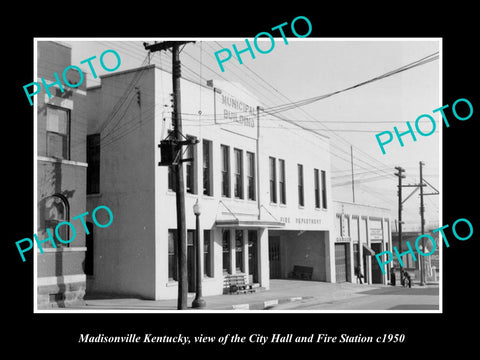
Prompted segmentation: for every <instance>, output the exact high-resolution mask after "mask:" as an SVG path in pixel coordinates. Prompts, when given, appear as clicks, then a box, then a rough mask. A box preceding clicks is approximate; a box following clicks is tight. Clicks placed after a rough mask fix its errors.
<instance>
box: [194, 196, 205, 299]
mask: <svg viewBox="0 0 480 360" xmlns="http://www.w3.org/2000/svg"><path fill="white" fill-rule="evenodd" d="M193 213H194V214H195V218H196V219H195V225H196V226H195V246H196V255H197V259H196V266H195V268H196V276H195V282H196V288H197V289H196V294H195V299H194V300H193V302H192V308H195V309H202V308H204V307H205V306H206V305H207V303H206V302H205V300H203V298H202V277H203V276H202V266H201V260H202V247H201V246H200V214H201V208H200V204H199V203H198V200H197V202H196V203H195V205H193Z"/></svg>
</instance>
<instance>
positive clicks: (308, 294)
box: [66, 279, 387, 311]
mask: <svg viewBox="0 0 480 360" xmlns="http://www.w3.org/2000/svg"><path fill="white" fill-rule="evenodd" d="M384 287H387V285H381V284H375V285H367V284H362V285H360V284H352V283H340V284H332V283H326V282H317V281H301V280H278V279H272V280H270V289H269V290H263V291H259V292H256V293H251V294H240V295H216V296H205V297H204V300H205V301H206V304H207V306H206V308H205V309H204V310H207V311H209V310H264V309H268V308H269V307H270V306H273V305H277V304H282V303H286V302H291V301H299V300H303V299H309V298H313V297H315V298H316V299H320V300H321V301H325V302H332V301H337V300H342V299H347V298H351V297H353V296H362V294H361V293H362V292H364V291H368V290H372V289H379V288H384ZM194 297H195V294H189V297H188V310H193V311H204V310H197V309H192V308H191V305H192V301H193V299H194ZM66 309H68V310H94V311H95V310H98V311H103V310H127V311H135V310H152V311H157V310H160V311H161V310H176V309H177V299H172V300H142V299H135V298H108V299H105V298H103V299H89V300H85V305H83V306H68V307H67V308H66Z"/></svg>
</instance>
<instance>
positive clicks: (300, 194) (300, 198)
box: [297, 164, 305, 206]
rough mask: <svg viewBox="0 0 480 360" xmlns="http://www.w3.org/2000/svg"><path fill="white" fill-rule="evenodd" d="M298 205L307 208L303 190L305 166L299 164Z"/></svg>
mask: <svg viewBox="0 0 480 360" xmlns="http://www.w3.org/2000/svg"><path fill="white" fill-rule="evenodd" d="M297 169H298V205H299V206H305V198H304V189H303V165H302V164H298V165H297Z"/></svg>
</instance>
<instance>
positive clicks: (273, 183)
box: [269, 157, 277, 204]
mask: <svg viewBox="0 0 480 360" xmlns="http://www.w3.org/2000/svg"><path fill="white" fill-rule="evenodd" d="M269 162H270V202H271V203H274V204H276V203H277V169H276V160H275V158H273V157H269Z"/></svg>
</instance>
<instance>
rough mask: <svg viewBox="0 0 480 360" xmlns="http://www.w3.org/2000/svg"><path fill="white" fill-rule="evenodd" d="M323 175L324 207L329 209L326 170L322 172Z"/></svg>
mask: <svg viewBox="0 0 480 360" xmlns="http://www.w3.org/2000/svg"><path fill="white" fill-rule="evenodd" d="M321 175H322V207H323V208H324V209H326V208H327V175H326V173H325V171H324V170H322V172H321Z"/></svg>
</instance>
